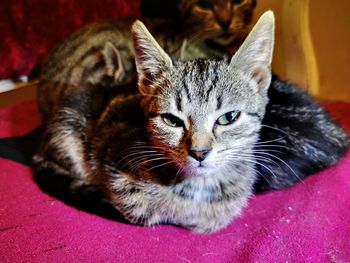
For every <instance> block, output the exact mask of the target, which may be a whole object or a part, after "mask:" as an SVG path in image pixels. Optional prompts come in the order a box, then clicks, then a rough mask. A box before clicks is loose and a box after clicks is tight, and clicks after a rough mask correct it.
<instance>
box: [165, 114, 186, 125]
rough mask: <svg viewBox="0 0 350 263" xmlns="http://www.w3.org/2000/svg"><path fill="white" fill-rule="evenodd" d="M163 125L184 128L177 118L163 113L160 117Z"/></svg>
mask: <svg viewBox="0 0 350 263" xmlns="http://www.w3.org/2000/svg"><path fill="white" fill-rule="evenodd" d="M160 116H161V118H162V120H163V121H164V123H165V124H166V125H168V126H170V127H184V126H185V124H184V122H183V121H182V120H180V119H179V118H178V117H176V116H174V115H172V114H170V113H164V114H161V115H160Z"/></svg>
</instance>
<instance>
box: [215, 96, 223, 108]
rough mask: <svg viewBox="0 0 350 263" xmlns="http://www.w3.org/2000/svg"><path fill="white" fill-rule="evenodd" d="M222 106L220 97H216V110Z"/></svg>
mask: <svg viewBox="0 0 350 263" xmlns="http://www.w3.org/2000/svg"><path fill="white" fill-rule="evenodd" d="M221 106H222V96H221V95H218V96H217V97H216V110H220V109H221Z"/></svg>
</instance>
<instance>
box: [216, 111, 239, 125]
mask: <svg viewBox="0 0 350 263" xmlns="http://www.w3.org/2000/svg"><path fill="white" fill-rule="evenodd" d="M240 115H241V113H240V112H239V111H230V112H227V113H225V114H224V115H221V116H220V117H219V118H218V119H217V120H216V123H217V124H219V125H229V124H231V123H233V122H235V121H236V120H238V118H239V116H240Z"/></svg>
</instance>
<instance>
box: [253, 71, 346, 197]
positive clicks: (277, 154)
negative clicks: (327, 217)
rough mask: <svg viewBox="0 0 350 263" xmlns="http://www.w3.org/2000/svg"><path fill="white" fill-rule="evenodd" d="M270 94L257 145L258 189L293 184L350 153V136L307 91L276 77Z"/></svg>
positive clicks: (283, 186) (273, 79)
mask: <svg viewBox="0 0 350 263" xmlns="http://www.w3.org/2000/svg"><path fill="white" fill-rule="evenodd" d="M268 96H269V103H268V105H267V107H266V114H265V117H264V119H263V121H262V129H261V132H260V141H259V143H258V144H257V145H256V151H257V156H258V158H257V159H258V160H257V170H258V171H259V173H258V174H259V176H258V180H257V182H256V185H255V190H256V191H265V190H271V189H282V188H285V187H289V186H292V185H293V184H295V183H296V182H301V181H302V180H303V179H304V178H305V177H306V176H308V175H311V174H313V173H316V172H318V171H321V170H322V169H324V168H327V167H330V166H332V165H333V164H335V163H336V162H337V161H338V160H339V159H340V158H341V157H342V156H343V155H344V154H345V153H346V151H347V149H348V146H349V139H348V136H347V135H346V133H345V132H344V130H343V129H342V128H341V127H339V125H338V124H337V123H336V122H335V121H334V120H333V119H332V117H331V116H329V114H328V113H327V112H326V111H325V109H324V108H323V107H322V106H321V105H320V104H318V103H317V102H316V101H315V100H314V99H313V98H312V97H311V96H310V95H309V94H308V93H307V92H306V91H305V90H303V89H301V88H299V87H296V86H295V85H293V84H291V83H288V82H286V81H283V80H281V79H280V78H278V77H277V76H273V77H272V81H271V85H270V88H269V92H268Z"/></svg>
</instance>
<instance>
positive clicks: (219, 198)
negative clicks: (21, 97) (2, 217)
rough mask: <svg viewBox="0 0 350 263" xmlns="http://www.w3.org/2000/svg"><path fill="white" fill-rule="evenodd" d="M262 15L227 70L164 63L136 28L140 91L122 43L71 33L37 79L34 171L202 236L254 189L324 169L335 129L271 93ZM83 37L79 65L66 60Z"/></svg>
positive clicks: (288, 94)
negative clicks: (39, 139)
mask: <svg viewBox="0 0 350 263" xmlns="http://www.w3.org/2000/svg"><path fill="white" fill-rule="evenodd" d="M267 17H270V18H267V20H266V18H265V22H264V23H261V25H260V26H259V27H258V29H256V30H255V31H253V32H252V34H251V36H250V38H248V40H247V41H246V42H245V44H243V46H242V48H241V49H240V51H238V52H237V54H236V55H235V56H234V57H233V58H232V60H231V62H230V63H229V62H228V61H225V60H223V61H214V60H195V61H191V60H190V61H187V62H184V61H177V62H171V60H170V58H169V57H168V56H167V55H166V54H165V53H164V51H163V50H162V49H161V48H160V47H159V46H157V44H155V43H154V41H152V40H151V37H150V36H149V35H148V34H147V33H145V32H146V31H145V30H144V29H142V27H140V26H138V27H136V28H135V29H134V35H133V36H134V38H135V40H134V42H135V50H136V66H137V71H138V79H139V81H138V86H139V91H140V93H139V92H137V88H136V84H135V82H134V81H133V78H132V77H133V76H134V75H133V74H132V72H133V70H134V69H133V66H132V64H125V63H126V62H128V61H130V58H132V53H129V52H130V50H131V41H130V40H128V41H126V42H118V41H120V39H118V35H116V36H115V39H113V38H111V39H107V40H106V38H104V37H102V38H99V37H96V38H93V37H94V36H96V34H95V33H92V36H93V37H91V35H88V37H86V36H84V35H83V37H82V38H80V37H78V38H77V36H81V35H79V34H85V33H84V32H86V31H84V30H83V31H81V32H83V33H78V35H76V36H73V37H72V39H70V40H68V41H67V42H66V43H65V44H63V45H62V46H60V47H58V48H57V49H56V50H55V51H53V53H51V56H49V57H48V59H47V61H48V62H47V63H46V65H45V67H44V70H43V72H42V77H41V81H40V85H39V100H38V101H39V108H40V110H41V112H42V114H43V120H44V122H45V125H46V134H45V136H46V137H45V138H44V140H43V144H42V146H41V148H40V150H39V152H38V154H37V156H36V158H35V161H36V165H37V170H38V171H45V170H51V171H54V172H55V173H57V174H60V175H61V176H62V178H64V177H69V178H73V185H72V189H74V188H77V187H79V186H81V185H94V186H97V187H98V188H99V189H102V191H103V192H104V195H105V197H106V198H107V199H108V200H109V202H111V203H112V204H113V205H114V206H115V207H116V208H117V209H118V210H119V211H121V212H122V213H123V215H124V216H125V217H126V218H127V219H128V220H129V221H130V222H133V223H140V224H145V225H152V224H158V223H170V224H176V225H181V226H183V227H186V228H189V229H192V230H194V231H197V232H212V231H216V230H218V229H220V228H222V227H224V226H225V225H227V224H228V223H229V222H230V221H231V220H232V218H233V217H235V216H237V215H238V214H239V213H240V211H241V209H242V208H243V207H244V205H245V204H246V201H247V198H248V197H249V196H250V195H251V194H252V192H253V187H254V184H255V187H256V189H257V190H266V189H280V188H283V187H286V186H290V185H292V184H293V183H294V182H295V181H298V180H300V179H301V178H303V177H305V176H307V175H309V174H310V173H312V172H315V171H318V170H320V169H322V168H324V167H328V166H330V165H332V164H334V163H335V162H336V160H338V159H339V158H340V157H341V156H342V155H343V154H344V152H345V151H346V148H347V145H348V140H347V136H346V135H345V133H344V132H343V130H342V129H341V128H340V127H339V126H338V125H337V124H335V123H334V122H333V121H332V120H330V118H329V117H328V115H327V114H326V113H325V112H324V110H323V109H322V108H321V107H320V106H319V105H317V104H316V103H315V102H314V101H313V100H312V99H311V97H310V96H309V95H307V94H306V93H304V92H303V91H301V90H299V89H298V88H296V87H294V86H292V85H289V84H287V83H285V82H283V81H280V80H278V79H277V78H274V79H273V81H272V83H271V85H270V77H271V76H270V72H269V67H270V62H271V54H272V44H273V35H272V33H271V32H273V23H271V21H273V19H272V18H271V15H267ZM108 26H110V24H109V25H108ZM108 26H107V27H108ZM92 30H93V28H92ZM108 30H109V29H108ZM108 30H107V31H108ZM90 32H91V31H90ZM98 32H101V31H100V30H98ZM123 32H124V31H123ZM257 32H258V33H257ZM113 34H115V32H114V33H113ZM117 34H119V33H118V32H117ZM97 36H98V34H97ZM108 36H109V34H108ZM82 39H89V40H90V41H89V42H88V43H87V48H86V49H79V50H78V52H81V56H72V55H71V53H69V52H68V53H67V52H66V51H64V50H68V51H74V52H75V51H76V50H75V49H74V44H72V43H74V41H75V40H77V41H81V40H82ZM125 39H127V37H126V38H125V37H124V36H123V37H122V40H123V41H124V40H125ZM95 40H96V41H95ZM99 41H100V42H99ZM116 43H122V44H121V45H119V44H116ZM162 44H164V43H162ZM80 45H81V43H79V45H78V46H80ZM178 46H179V45H178ZM180 46H181V45H180ZM180 46H179V47H180ZM125 47H126V49H125ZM254 47H255V49H254ZM205 48H206V47H205ZM252 48H253V50H251V49H252ZM180 49H181V48H180ZM62 50H63V52H62ZM89 50H90V52H89ZM123 50H126V53H125V55H123V53H122V52H123ZM198 50H199V51H201V50H203V49H202V46H200V48H199V49H198ZM204 50H205V49H204ZM146 51H147V52H146ZM205 52H206V51H205ZM205 52H204V54H205ZM170 53H171V54H170V55H174V54H175V53H172V51H170ZM180 53H181V52H180ZM65 54H66V55H65ZM86 54H88V55H86ZM130 54H131V55H130ZM190 54H192V55H193V53H192V52H190ZM176 56H178V55H176V54H175V57H176ZM69 59H77V60H76V61H71V62H69V63H67V61H69ZM158 59H159V60H158ZM246 60H247V61H246ZM67 65H68V67H67ZM72 65H74V66H72ZM128 65H129V66H128ZM152 70H153V71H152ZM130 72H131V75H130V74H129V73H130ZM61 73H62V74H63V75H60V74H61ZM130 76H131V78H130ZM62 80H64V81H63V82H62ZM55 82H57V83H58V86H57V83H55ZM268 87H270V90H269V93H268V94H267V88H268ZM54 93H56V95H52V94H54ZM267 103H268V104H267ZM266 105H267V108H266V115H265V117H264V114H265V106H266ZM174 112H175V114H174ZM228 119H229V122H228V123H226V121H227V120H228ZM236 121H237V124H236ZM291 121H293V122H291ZM231 123H232V125H231ZM226 125H227V127H226ZM169 127H170V128H169ZM302 127H311V129H312V130H311V131H309V129H308V128H307V129H306V128H305V129H304V130H303V129H301V128H302ZM169 129H170V130H169ZM259 137H260V139H259ZM325 146H326V147H325ZM202 164H203V166H204V167H202ZM198 165H199V166H198ZM257 177H258V180H257V181H256V178H257Z"/></svg>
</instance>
